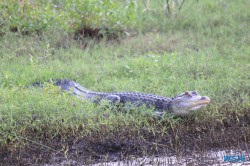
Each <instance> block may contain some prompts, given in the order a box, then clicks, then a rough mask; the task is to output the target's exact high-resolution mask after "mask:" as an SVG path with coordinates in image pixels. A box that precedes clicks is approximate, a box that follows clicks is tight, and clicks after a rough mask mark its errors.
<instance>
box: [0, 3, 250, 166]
mask: <svg viewBox="0 0 250 166" xmlns="http://www.w3.org/2000/svg"><path fill="white" fill-rule="evenodd" d="M195 2H196V1H193V2H187V3H186V2H185V4H184V5H183V8H182V9H181V11H180V12H176V14H174V15H173V16H172V17H170V16H164V14H163V12H162V11H161V10H160V7H161V6H159V5H157V3H155V4H152V8H154V7H155V8H159V10H158V12H151V11H149V12H144V13H142V12H140V11H138V13H137V15H138V17H137V19H138V20H137V24H136V25H137V26H136V28H135V29H134V30H129V33H130V35H131V36H127V37H121V38H119V39H117V40H105V39H103V40H101V41H96V40H92V39H83V40H74V39H73V38H74V37H73V36H72V35H71V34H68V33H66V32H65V33H64V32H63V33H62V32H56V31H55V30H53V29H52V30H51V31H50V30H46V31H44V32H43V33H42V35H41V34H40V35H35V34H30V35H20V34H19V33H10V32H6V33H5V35H3V36H1V38H0V50H1V52H0V122H1V123H0V156H1V157H0V158H1V159H0V161H1V163H6V164H9V165H11V164H14V163H23V164H24V163H27V161H26V160H25V159H30V160H31V161H32V163H41V162H57V161H56V158H64V159H69V158H73V159H74V160H78V161H84V162H85V163H91V162H93V161H103V160H104V158H105V157H104V156H106V157H107V156H109V155H110V156H112V155H114V154H115V155H116V156H118V157H119V158H126V157H128V156H129V155H137V156H142V155H151V154H154V155H160V154H165V153H170V152H175V153H179V154H183V155H185V152H186V151H185V150H184V149H186V148H189V149H191V150H198V151H204V150H208V149H210V148H214V147H221V148H229V147H234V148H239V149H246V148H249V145H250V144H249V137H250V133H249V127H250V124H249V122H250V98H249V96H250V81H249V80H250V74H249V71H250V47H249V45H250V40H249V39H250V31H249V26H250V21H249V19H250V12H249V10H248V8H247V7H248V6H249V5H250V4H249V1H247V0H245V1H243V0H242V1H237V2H236V1H207V2H203V1H202V2H201V1H199V2H198V3H195ZM189 3H190V4H189ZM139 5H141V8H143V5H142V4H139ZM154 5H155V6H154ZM57 78H69V79H72V80H74V81H77V82H79V83H80V84H82V85H84V86H85V87H87V88H89V89H91V90H95V91H138V92H145V93H154V94H159V95H164V96H169V97H173V96H175V95H177V94H179V93H181V92H183V91H186V90H198V92H199V93H200V94H202V95H207V96H209V97H210V98H211V99H212V102H211V104H210V105H209V106H208V107H207V108H206V109H204V110H202V111H200V112H197V113H196V114H194V115H191V116H188V117H185V118H180V117H172V116H170V117H166V118H163V119H162V120H157V119H154V118H153V117H152V116H151V114H150V113H151V112H150V110H145V109H143V108H138V109H135V110H131V111H130V113H122V112H119V111H116V110H108V109H104V108H100V107H98V106H96V105H94V104H92V103H89V102H87V101H81V100H79V99H77V98H75V97H73V96H72V95H71V94H68V93H63V92H61V91H60V89H59V88H57V87H54V86H52V85H50V84H48V85H46V86H45V88H38V87H33V86H32V83H34V82H37V81H44V82H45V81H47V80H50V79H57ZM131 112H132V113H131ZM145 112H146V113H145ZM31 154H32V156H33V157H34V158H33V157H31ZM51 155H53V156H55V157H51ZM20 158H22V160H19V159H20ZM10 159H11V160H10ZM108 159H111V160H112V159H113V158H112V157H108Z"/></svg>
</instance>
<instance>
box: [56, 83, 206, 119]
mask: <svg viewBox="0 0 250 166" xmlns="http://www.w3.org/2000/svg"><path fill="white" fill-rule="evenodd" d="M55 85H57V86H61V89H62V90H67V91H72V92H73V94H74V95H77V96H78V97H80V98H82V99H87V100H91V101H92V102H95V103H100V102H101V101H102V100H107V101H111V102H112V103H113V104H126V103H130V104H132V105H135V106H141V105H146V106H147V107H150V108H154V109H155V110H156V111H157V112H160V113H162V112H164V111H167V112H170V113H174V114H177V115H187V114H189V113H190V112H192V111H195V110H198V109H201V108H204V107H205V106H206V105H207V104H208V103H209V102H210V98H209V97H207V96H200V95H198V93H197V92H196V91H187V92H185V93H183V94H180V95H177V96H176V97H174V98H168V97H165V96H157V95H154V94H145V93H138V92H93V91H91V90H89V89H86V88H84V87H82V86H81V85H79V84H78V83H76V82H74V81H71V80H57V81H56V82H55Z"/></svg>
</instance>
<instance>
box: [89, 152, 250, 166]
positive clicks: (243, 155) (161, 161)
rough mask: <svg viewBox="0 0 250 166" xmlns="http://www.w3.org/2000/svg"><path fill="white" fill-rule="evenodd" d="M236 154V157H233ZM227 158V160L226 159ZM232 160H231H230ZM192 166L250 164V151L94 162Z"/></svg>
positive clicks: (124, 165) (112, 165)
mask: <svg viewBox="0 0 250 166" xmlns="http://www.w3.org/2000/svg"><path fill="white" fill-rule="evenodd" d="M232 156H234V157H232ZM225 160H226V161H225ZM230 160H231V161H230ZM127 165H131V166H133V165H135V166H136V165H141V166H151V165H157V166H167V165H169V166H176V165H178V166H186V165H189V166H192V165H221V166H224V165H225V166H226V165H233V166H250V156H249V152H248V153H247V152H246V151H242V152H240V153H239V152H237V153H235V152H234V151H233V150H228V151H225V150H217V151H208V152H204V153H196V154H195V153H194V154H191V155H188V156H186V157H178V156H161V157H145V158H135V159H131V160H127V161H118V162H104V163H98V164H94V166H127Z"/></svg>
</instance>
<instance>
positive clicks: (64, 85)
mask: <svg viewBox="0 0 250 166" xmlns="http://www.w3.org/2000/svg"><path fill="white" fill-rule="evenodd" d="M54 85H56V86H61V89H62V90H66V91H72V92H73V94H75V95H79V96H82V97H85V96H86V94H88V93H91V92H92V91H91V90H89V89H87V88H85V87H83V86H81V85H80V84H78V83H77V82H74V81H72V80H68V79H67V80H61V79H57V80H56V81H55V83H54Z"/></svg>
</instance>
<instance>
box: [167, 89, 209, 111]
mask: <svg viewBox="0 0 250 166" xmlns="http://www.w3.org/2000/svg"><path fill="white" fill-rule="evenodd" d="M209 102H210V98H209V97H207V96H200V95H199V94H198V93H197V92H196V91H186V92H185V93H183V94H181V95H178V96H176V97H174V98H173V105H172V109H173V110H172V111H173V113H174V114H177V115H187V114H189V113H190V112H192V111H196V110H198V109H201V108H204V107H206V105H207V104H208V103H209Z"/></svg>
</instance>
